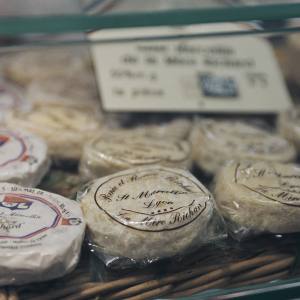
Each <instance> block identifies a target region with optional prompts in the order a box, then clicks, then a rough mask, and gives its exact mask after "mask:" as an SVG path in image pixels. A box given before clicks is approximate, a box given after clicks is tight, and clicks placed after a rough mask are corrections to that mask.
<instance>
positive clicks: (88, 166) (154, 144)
mask: <svg viewBox="0 0 300 300" xmlns="http://www.w3.org/2000/svg"><path fill="white" fill-rule="evenodd" d="M191 163H192V160H191V145H190V143H189V142H188V141H185V140H180V139H172V138H160V137H154V136H141V135H137V134H136V133H135V131H130V130H128V131H123V132H119V131H115V132H110V133H107V134H102V135H100V136H99V137H97V138H95V139H94V140H93V141H92V142H91V143H89V144H87V145H86V146H85V147H84V150H83V155H82V158H81V160H80V166H79V170H80V174H81V178H82V179H83V180H84V181H88V180H92V179H95V178H99V177H102V176H106V175H109V174H113V173H115V172H118V171H122V170H125V169H130V168H132V167H134V166H141V165H150V164H160V165H164V166H171V167H185V168H190V167H191Z"/></svg>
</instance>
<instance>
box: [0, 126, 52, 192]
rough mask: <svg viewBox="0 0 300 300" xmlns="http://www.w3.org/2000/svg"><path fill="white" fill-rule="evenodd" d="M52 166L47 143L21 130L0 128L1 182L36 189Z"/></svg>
mask: <svg viewBox="0 0 300 300" xmlns="http://www.w3.org/2000/svg"><path fill="white" fill-rule="evenodd" d="M49 165H50V160H49V158H48V151H47V145H46V143H45V142H44V141H43V140H42V139H41V138H40V137H39V136H37V135H35V134H33V133H31V132H27V131H25V130H21V129H9V128H3V127H2V128H0V182H10V183H16V184H19V185H22V186H25V187H35V186H37V185H38V183H39V182H40V181H41V179H42V178H43V176H44V175H45V174H46V173H47V171H48V169H49Z"/></svg>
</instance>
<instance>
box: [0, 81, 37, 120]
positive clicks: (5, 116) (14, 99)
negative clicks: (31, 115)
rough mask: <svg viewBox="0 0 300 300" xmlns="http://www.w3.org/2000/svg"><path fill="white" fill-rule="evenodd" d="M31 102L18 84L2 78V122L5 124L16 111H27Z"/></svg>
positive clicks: (0, 92)
mask: <svg viewBox="0 0 300 300" xmlns="http://www.w3.org/2000/svg"><path fill="white" fill-rule="evenodd" d="M29 109H31V103H30V102H29V101H28V100H27V98H26V97H25V95H24V92H23V91H22V90H21V89H19V88H18V87H17V86H15V85H13V84H10V83H7V82H5V81H1V80H0V123H1V124H3V125H5V123H6V122H7V120H9V118H10V117H11V115H12V113H13V112H14V111H22V110H23V111H27V110H29Z"/></svg>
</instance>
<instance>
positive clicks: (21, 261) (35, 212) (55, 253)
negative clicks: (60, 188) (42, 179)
mask: <svg viewBox="0 0 300 300" xmlns="http://www.w3.org/2000/svg"><path fill="white" fill-rule="evenodd" d="M84 231H85V221H84V218H83V215H82V212H81V209H80V206H79V205H78V203H76V202H75V201H72V200H69V199H66V198H64V197H62V196H59V195H55V194H51V193H48V192H45V191H42V190H38V189H32V188H22V187H20V186H17V185H14V184H8V183H1V184H0V285H10V284H25V283H30V282H37V281H45V280H50V279H54V278H58V277H61V276H63V275H65V274H66V273H68V272H70V271H72V270H73V269H74V268H75V267H76V264H77V263H78V260H79V256H80V250H81V244H82V241H83V238H84Z"/></svg>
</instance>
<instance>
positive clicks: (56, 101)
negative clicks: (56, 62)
mask: <svg viewBox="0 0 300 300" xmlns="http://www.w3.org/2000/svg"><path fill="white" fill-rule="evenodd" d="M26 91H27V97H28V98H29V99H30V100H31V101H32V103H33V105H36V106H41V105H55V106H63V107H75V108H79V109H83V110H93V111H100V105H99V100H98V90H97V87H96V82H95V79H94V75H93V73H92V72H91V71H89V72H88V71H84V72H78V73H75V74H68V75H66V74H64V75H56V76H52V77H48V78H41V79H37V80H34V81H32V82H31V83H30V84H29V85H28V86H27V90H26Z"/></svg>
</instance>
